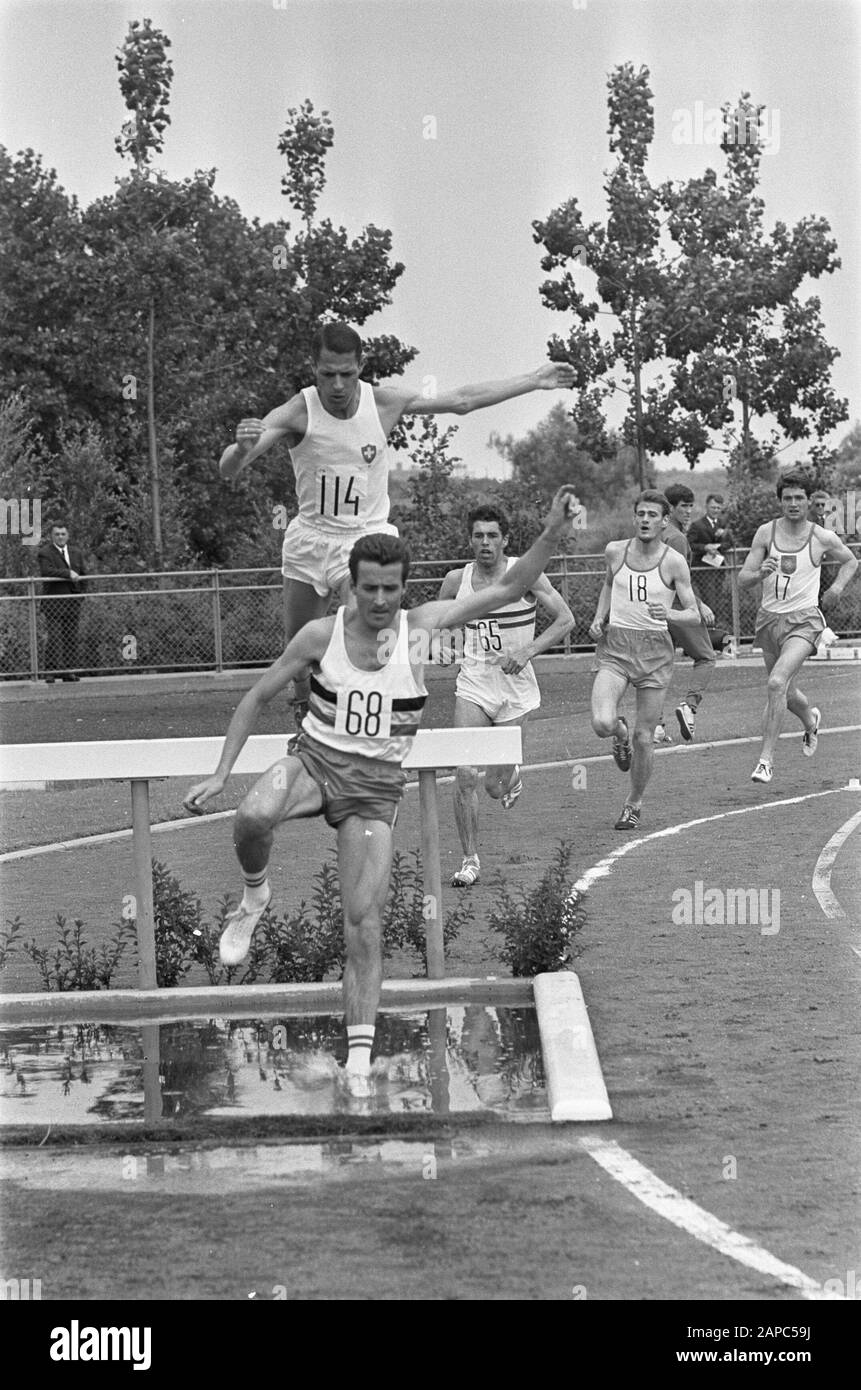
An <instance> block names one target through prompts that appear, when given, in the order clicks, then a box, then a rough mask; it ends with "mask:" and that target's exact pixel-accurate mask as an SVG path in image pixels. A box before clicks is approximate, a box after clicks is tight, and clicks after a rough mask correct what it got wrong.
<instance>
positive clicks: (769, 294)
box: [533, 63, 846, 478]
mask: <svg viewBox="0 0 861 1390" xmlns="http://www.w3.org/2000/svg"><path fill="white" fill-rule="evenodd" d="M608 90H609V112H610V129H609V133H610V150H611V153H614V154H616V155H617V156H618V158H617V162H616V164H615V166H614V168H613V169H612V170H611V172H610V173H609V175H608V181H607V185H606V194H607V205H608V216H607V222H606V225H602V224H601V223H598V222H593V223H591V224H589V225H588V226H587V225H585V224H584V221H583V217H582V214H581V212H580V208H579V206H578V202H577V199H576V198H571V199H569V200H568V201H567V202H566V203H564V204H563V205H562V206H561V207H560V208H558V209H556V210H555V211H553V212H551V213H550V215H549V216H548V217H547V218H546V219H545V220H544V221H536V222H534V223H533V228H534V234H535V241H536V242H537V243H539V244H543V246H544V248H545V252H546V254H545V255H544V257H543V258H542V261H541V266H542V269H544V270H545V271H548V272H550V271H555V270H560V269H561V270H563V272H564V273H563V275H562V277H561V278H559V279H550V280H547V281H545V282H544V284H542V286H541V294H542V297H543V300H544V303H545V304H546V305H547V306H548V307H549V308H552V309H556V310H559V311H562V312H565V313H573V314H574V316H575V320H576V321H575V324H574V326H573V328H572V329H571V331H570V333H569V334H568V337H567V339H566V340H562V339H561V338H560V337H559V336H558V335H557V336H554V338H553V339H552V340H551V343H550V350H551V356H553V357H555V358H557V359H567V360H568V361H570V362H571V363H572V364H573V365H574V366H575V367H576V369H577V371H578V385H579V386H580V389H581V392H586V391H588V390H590V388H591V390H592V392H593V403H594V401H595V399H596V397H595V394H594V393H595V392H596V391H597V392H598V393H600V395H601V397H602V398H603V402H604V403H606V398H607V397H608V396H609V394H610V393H611V392H613V391H616V390H622V391H625V392H626V393H627V394H628V396H629V401H630V404H629V406H628V410H627V412H626V418H625V422H624V425H623V428H622V433H623V435H624V436H625V438H626V439H627V440H629V441H630V442H633V443H635V444H636V445H637V448H638V452H639V458H640V475H641V478H642V476H643V473H644V466H643V465H644V458H645V453H646V451H647V450H648V451H650V452H653V453H660V454H669V453H672V452H674V451H681V452H682V453H683V454H684V455H685V457H686V458H687V459H688V462H689V464H690V466H691V467H693V466H694V465H695V464H696V462H697V460H698V459H699V458H700V457H701V456H702V454H703V453H704V451H705V450H706V448H707V447H709V445H710V441H711V438H712V436H713V433H714V432H715V431H721V430H723V431H724V432H725V433H726V434H727V439H726V440H725V445H726V447H727V449H729V448H731V447H732V432H733V430H734V410H735V409H736V407H735V402H736V400H738V401H739V402H740V408H741V412H742V419H741V435H740V438H741V442H742V447H743V451H744V454H745V455H747V454H751V456H752V451H753V445H754V439H755V437H754V433H753V428H752V426H753V421H754V420H756V419H759V420H762V421H768V420H769V418H773V419H774V420H775V421H776V422H777V427H778V428H777V430H775V429H774V428H773V427H772V428H771V431H770V436H769V447H770V449H771V451H772V452H773V451H774V450H776V449H778V448H780V447H782V446H783V445H784V444H785V443H786V442H787V441H796V440H799V439H808V438H814V439H815V440H816V441H818V442H819V443H818V444H814V445H813V449H814V450H816V449H817V448H818V447H819V448H821V441H822V440H823V439H824V438H825V436H827V435H828V433H829V432H830V431H831V430H833V429H834V428H835V426H836V425H837V424H838V423H839V422H840V420H842V419H845V418H846V403H845V402H844V401H840V400H838V399H837V398H836V397H835V395H834V393H833V391H832V389H831V386H830V384H829V369H830V366H831V363H832V361H833V359H834V357H835V356H836V355H837V354H836V350H835V349H833V348H831V347H829V346H828V344H827V343H826V342H825V339H824V336H823V333H822V325H821V320H820V317H819V311H820V302H819V300H818V299H817V298H816V297H811V298H810V299H808V300H806V301H803V300H801V299H800V298H799V297H798V291H799V289H800V286H801V285H802V282H803V281H804V280H805V278H806V277H808V276H810V277H812V278H816V277H818V276H820V275H822V274H828V273H831V272H833V271H834V270H835V269H836V268H837V267H838V266H839V264H840V262H839V260H838V259H837V257H836V255H835V251H836V244H835V242H834V241H833V239H832V238H831V237H830V235H829V232H830V228H829V227H828V224H827V222H826V221H825V220H824V219H823V218H817V217H808V218H805V219H803V220H802V221H801V222H800V223H799V224H798V225H797V226H796V227H795V228H794V229H793V230H792V231H791V232H790V231H789V230H788V229H787V228H786V226H785V225H784V224H783V223H781V222H778V223H776V224H775V226H774V228H773V229H772V230H771V232H770V233H768V232H767V231H766V229H765V226H764V210H765V209H764V203H763V201H762V199H761V198H760V197H759V196H758V193H757V189H758V182H759V162H760V158H761V155H762V150H763V147H764V140H765V138H766V137H765V133H764V122H763V120H762V113H763V111H764V107H762V106H755V105H753V104H752V103H751V102H750V94H749V93H743V94H742V97H741V100H740V102H739V103H738V105H737V106H736V108H735V109H734V110H731V109H730V107H729V105H728V104H727V105H726V106H725V107H724V108H723V139H722V145H721V148H722V151H723V154H724V157H725V160H726V164H727V172H726V176H725V178H724V180H723V181H722V182H721V181H719V180H718V176H717V174H716V173H715V171H714V170H712V169H708V170H706V172H705V174H704V175H703V176H702V177H701V178H697V179H691V180H689V181H688V182H687V183H680V184H674V183H672V182H667V183H665V184H663V185H662V186H661V187H659V188H655V187H654V186H653V185H652V184H651V183H650V181H649V179H648V176H647V173H646V162H647V157H648V153H649V147H650V145H651V142H652V140H653V137H654V114H653V108H652V92H651V89H650V87H649V73H648V69H647V68H645V67H641V68H640V69H639V71H637V72H635V71H634V67H633V65H632V64H631V63H625V64H622V65H620V66H619V67H617V68H616V69H615V71H614V72H613V73H611V75H610V78H609V81H608ZM570 266H572V267H574V269H573V270H572V269H569V267H570ZM590 272H591V273H592V274H594V275H595V276H596V277H597V282H596V285H595V290H596V292H597V300H596V299H594V298H591V297H590V296H589V295H588V294H587V293H586V291H585V289H581V288H580V285H584V286H585V284H586V283H588V282H587V280H586V279H585V278H583V277H587V276H589V274H590ZM599 304H603V305H606V306H608V308H607V309H601V308H599ZM607 312H609V313H610V314H611V315H614V316H615V318H616V327H615V329H614V331H613V332H612V334H611V335H610V338H609V340H606V339H605V337H603V336H602V335H601V334H600V333H599V332H598V330H597V328H596V327H594V324H595V320H596V318H597V316H598V314H599V313H607ZM659 362H665V363H666V364H667V366H668V370H669V376H670V380H669V382H667V381H665V380H664V377H663V375H659V376H657V378H656V379H655V380H654V381H653V382H651V384H650V385H649V386H648V388H646V389H644V388H643V385H642V373H643V369H644V367H645V366H647V365H648V364H650V363H659ZM617 367H620V368H621V369H622V371H623V373H624V375H623V380H622V384H618V383H617V382H616V380H615V378H614V377H613V376H611V375H610V372H611V370H612V369H614V368H617Z"/></svg>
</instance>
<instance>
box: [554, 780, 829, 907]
mask: <svg viewBox="0 0 861 1390" xmlns="http://www.w3.org/2000/svg"><path fill="white" fill-rule="evenodd" d="M845 791H846V788H845V787H829V788H828V790H827V791H824V792H805V794H804V795H803V796H788V797H785V798H784V799H783V800H782V801H761V802H757V804H756V805H754V806H739V807H737V808H736V809H735V810H734V811H718V812H717V813H716V814H715V815H713V816H698V817H697V819H696V820H686V821H682V822H681V823H680V824H679V825H668V826H666V827H665V829H663V830H653V831H652V833H651V834H650V835H641V836H640V838H639V839H638V840H627V841H626V842H625V844H623V845H620V846H619V848H618V849H614V850H613V851H612V852H611V853H610V854H608V855H607V856H606V857H605V858H604V859H599V860H598V863H597V864H593V865H592V868H591V869H587V870H586V872H585V874H582V875H581V876H580V878H578V880H577V882H576V883H575V884H574V891H576V892H578V893H586V892H588V890H589V889H590V888H591V887H592V884H593V883H596V882H597V881H598V879H601V878H608V877H609V875H610V874H611V872H612V870H613V868H614V866H615V864H616V862H617V860H619V859H622V858H623V856H624V855H626V854H630V853H631V850H633V849H639V848H640V846H641V845H647V844H649V842H650V841H651V840H662V839H664V838H665V837H666V836H668V835H681V833H682V831H683V830H691V829H692V828H693V827H694V826H697V825H708V824H709V823H710V822H711V821H716V820H727V819H729V817H730V816H746V815H747V814H748V812H749V811H773V810H776V809H777V807H779V806H797V805H799V803H800V802H802V801H815V800H816V798H817V797H820V796H836V795H838V794H839V793H840V792H845Z"/></svg>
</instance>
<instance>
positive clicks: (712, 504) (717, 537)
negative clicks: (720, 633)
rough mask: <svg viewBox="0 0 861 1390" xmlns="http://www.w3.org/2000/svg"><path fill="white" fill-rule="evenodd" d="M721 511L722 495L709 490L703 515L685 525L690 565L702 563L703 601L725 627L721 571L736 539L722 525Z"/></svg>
mask: <svg viewBox="0 0 861 1390" xmlns="http://www.w3.org/2000/svg"><path fill="white" fill-rule="evenodd" d="M723 513H724V500H723V497H722V496H721V494H720V493H719V492H710V493H709V495H708V497H707V498H706V510H705V516H701V517H700V518H699V519H698V520H697V521H692V522H691V524H690V526H689V528H688V543H689V545H690V547H691V565H692V566H704V568H702V569H699V570H698V572H697V575H696V582H697V585H698V588H699V591H700V594H701V595H702V598H703V601H704V602H705V603H706V604H707V605H708V607H709V608H712V609H714V611H715V613H716V614H718V613H719V614H720V619H721V621H722V625H723V626H725V627H726V626H729V623H728V622H727V621H726V618H727V615H726V614H725V613H724V612H723V594H724V576H723V573H722V570H723V568H724V565H725V563H726V557H727V555H728V554H729V552H730V551H731V550H732V547H733V546H734V545H735V539H734V537H733V534H732V531H730V529H729V527H728V526H725V525H724V522H723Z"/></svg>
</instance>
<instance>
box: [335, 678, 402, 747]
mask: <svg viewBox="0 0 861 1390" xmlns="http://www.w3.org/2000/svg"><path fill="white" fill-rule="evenodd" d="M391 732H392V697H391V695H383V694H382V692H381V691H379V690H339V691H338V703H337V706H336V708H335V733H336V734H350V735H351V736H352V737H355V738H359V737H361V738H390V737H391Z"/></svg>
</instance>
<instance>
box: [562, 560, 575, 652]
mask: <svg viewBox="0 0 861 1390" xmlns="http://www.w3.org/2000/svg"><path fill="white" fill-rule="evenodd" d="M562 597H563V598H564V600H565V602H566V603H567V604H568V607H569V608H570V607H571V591H570V586H569V584H568V553H567V551H565V552H564V553H563V555H562ZM573 631H574V629H573V628H572V629H571V632H573ZM571 632H566V634H565V638H564V642H563V646H564V649H565V655H566V656H570V655H571Z"/></svg>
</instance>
